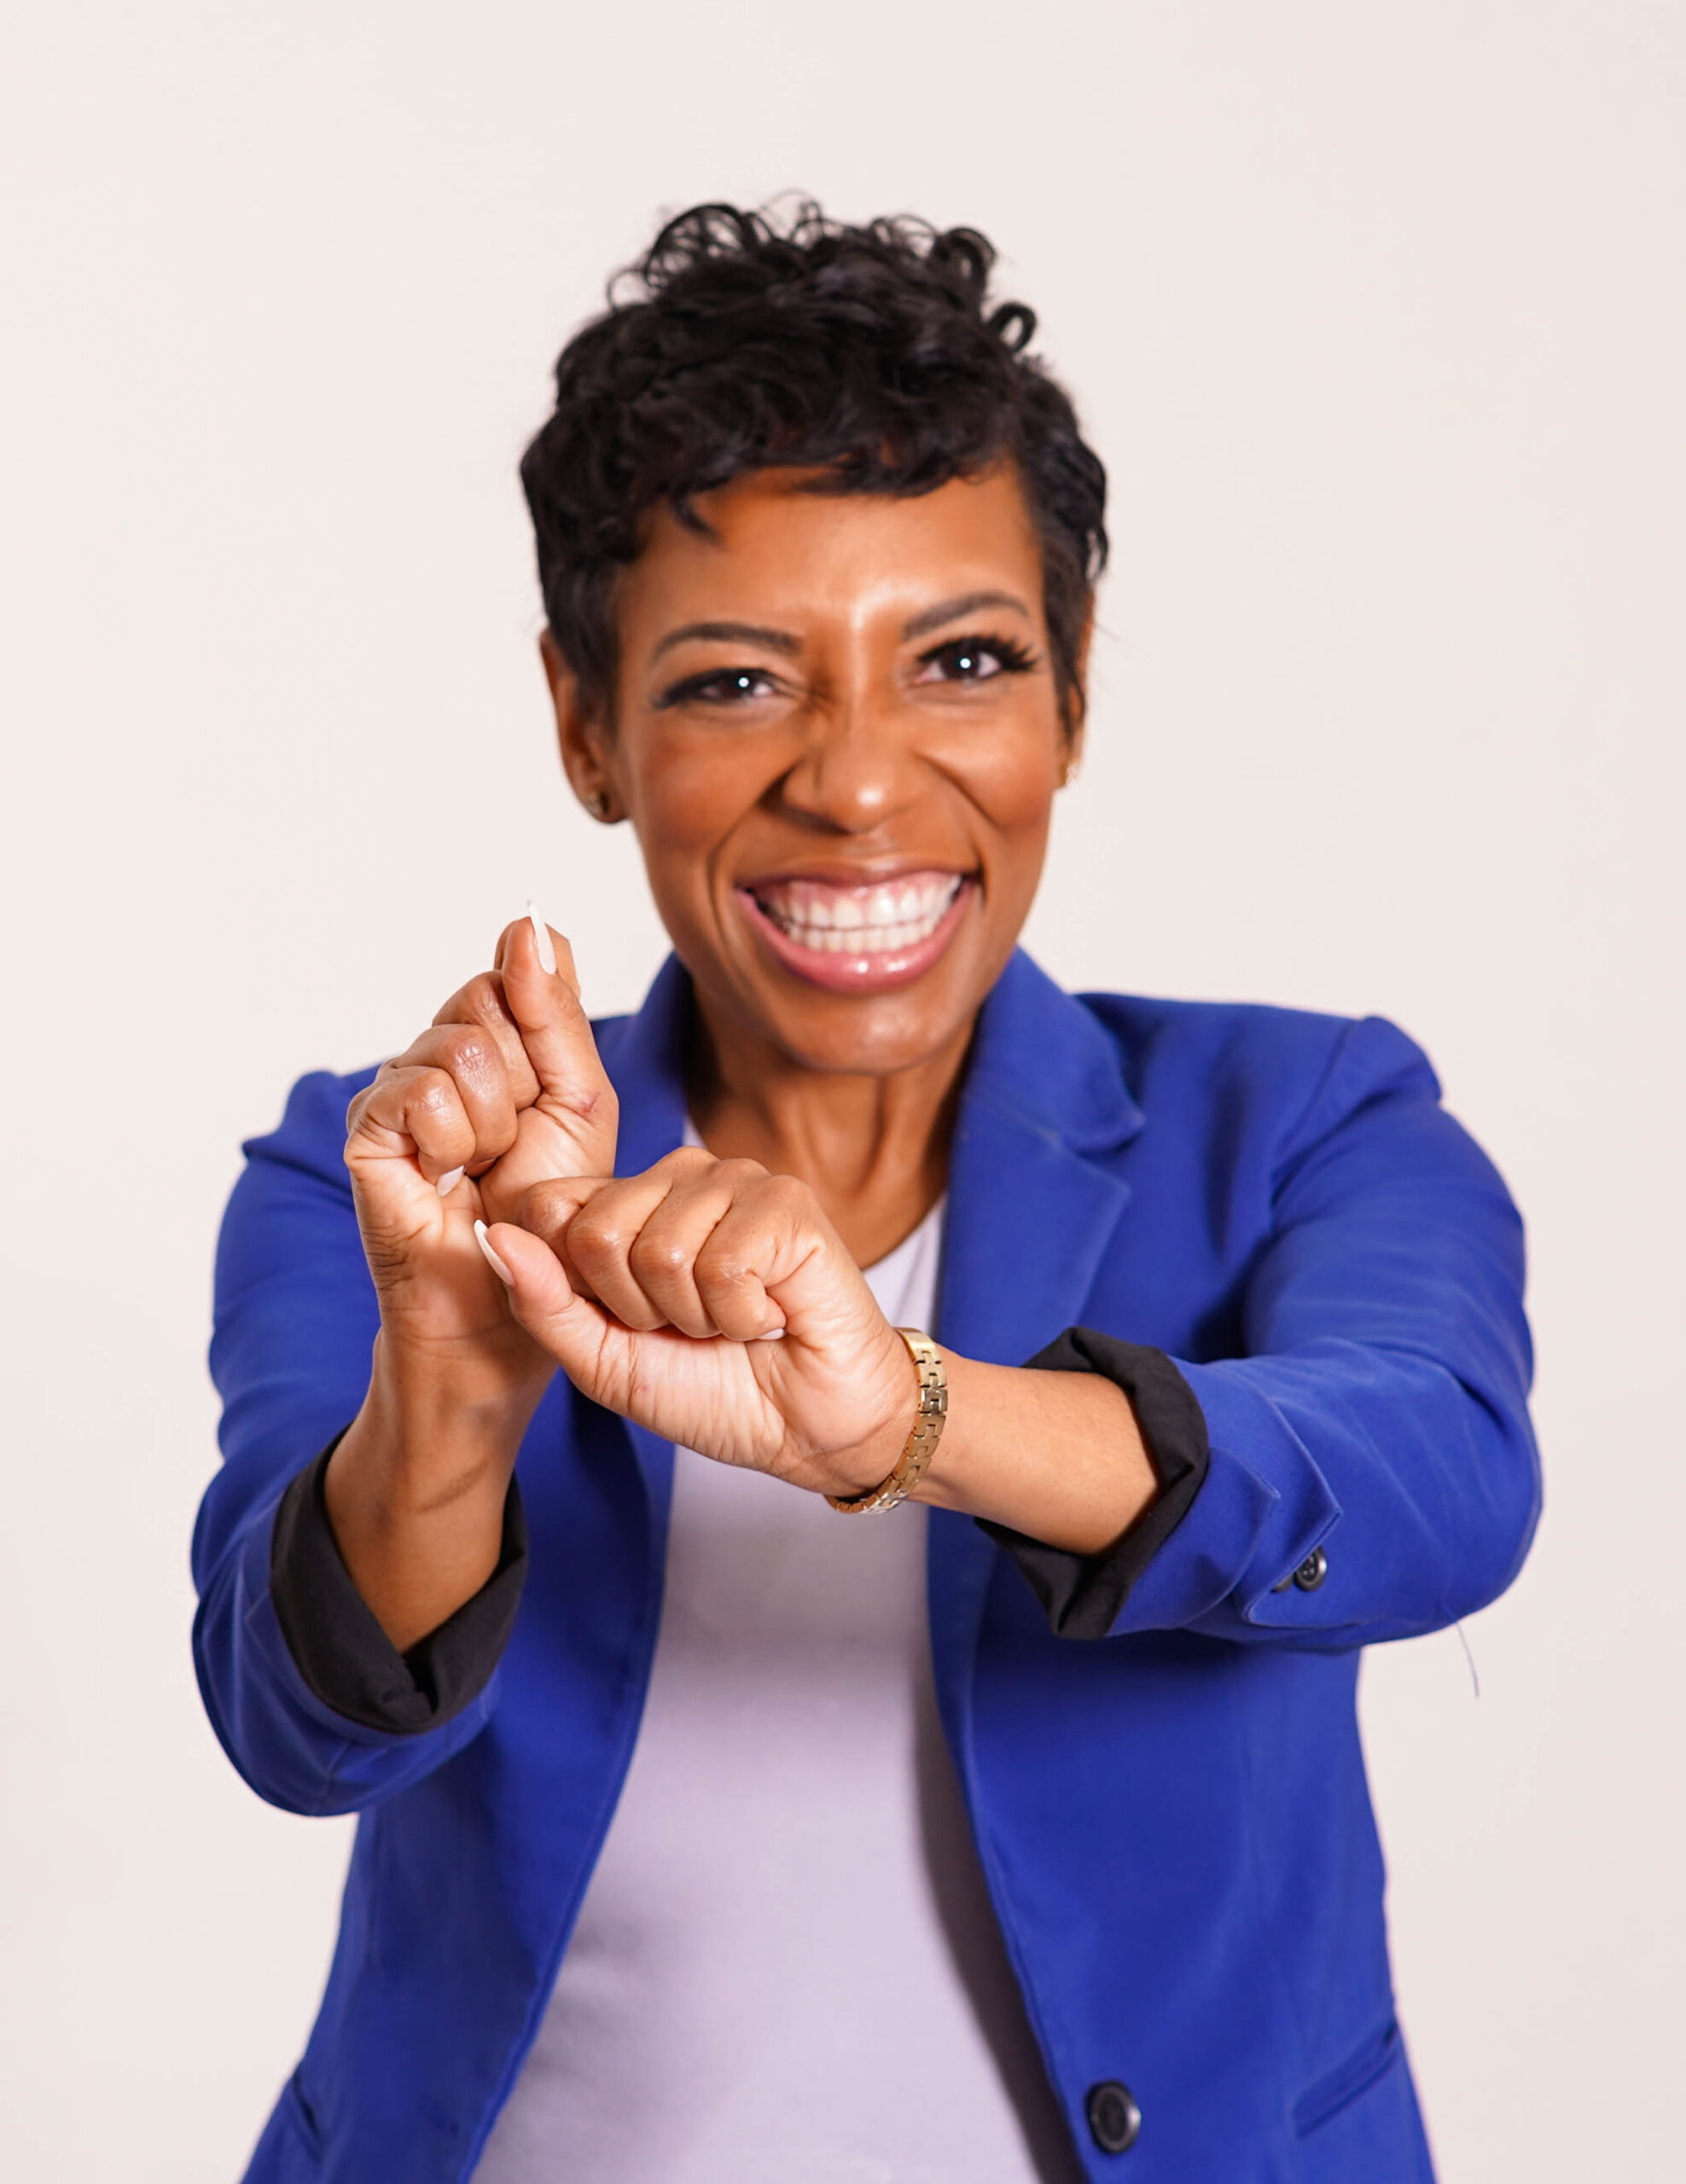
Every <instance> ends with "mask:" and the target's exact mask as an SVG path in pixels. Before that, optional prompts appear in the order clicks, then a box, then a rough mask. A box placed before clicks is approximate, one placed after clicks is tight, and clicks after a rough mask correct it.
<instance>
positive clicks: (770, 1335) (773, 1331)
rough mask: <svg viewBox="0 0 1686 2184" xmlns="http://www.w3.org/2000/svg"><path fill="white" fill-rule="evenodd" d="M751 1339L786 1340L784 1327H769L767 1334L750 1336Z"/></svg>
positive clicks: (763, 1340)
mask: <svg viewBox="0 0 1686 2184" xmlns="http://www.w3.org/2000/svg"><path fill="white" fill-rule="evenodd" d="M750 1340H751V1341H752V1342H782V1341H783V1340H784V1329H783V1328H782V1327H769V1328H768V1330H767V1332H766V1333H765V1334H757V1335H752V1336H751V1337H750Z"/></svg>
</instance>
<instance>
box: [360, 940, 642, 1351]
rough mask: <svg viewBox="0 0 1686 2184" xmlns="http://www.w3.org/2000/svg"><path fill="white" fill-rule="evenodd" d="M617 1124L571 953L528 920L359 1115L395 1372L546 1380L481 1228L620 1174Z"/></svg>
mask: <svg viewBox="0 0 1686 2184" xmlns="http://www.w3.org/2000/svg"><path fill="white" fill-rule="evenodd" d="M616 1119H617V1107H616V1102H615V1096H614V1091H613V1087H612V1086H611V1084H610V1083H609V1081H608V1075H607V1073H606V1072H605V1071H604V1068H603V1065H602V1060H600V1059H599V1057H598V1054H597V1048H596V1042H595V1040H594V1039H593V1038H592V1036H591V1026H590V1023H589V1022H588V1020H587V1019H586V1016H585V1012H584V1009H583V1008H581V1006H580V1002H579V993H578V985H577V982H576V979H575V978H574V971H573V956H572V954H571V952H570V950H569V948H568V944H567V941H565V940H563V939H562V938H561V937H560V936H559V935H556V934H553V933H551V932H549V928H548V927H546V926H544V925H543V924H541V923H540V922H539V921H538V917H537V915H532V916H529V917H527V918H524V919H520V920H519V921H517V922H516V923H515V924H514V925H512V926H508V927H507V928H506V929H505V931H504V932H503V935H502V937H501V938H500V939H499V942H498V945H497V957H496V961H495V967H494V968H493V969H491V970H490V971H487V972H484V973H481V975H480V977H479V978H476V979H470V980H469V982H468V985H465V986H463V987H462V989H461V990H459V991H458V992H456V993H455V994H453V995H452V996H451V999H450V1000H449V1001H448V1002H445V1006H444V1007H443V1008H441V1009H440V1010H439V1014H438V1015H437V1016H435V1018H434V1019H433V1023H432V1025H430V1026H429V1028H428V1029H427V1031H424V1032H422V1034H421V1037H419V1038H418V1039H416V1040H414V1041H413V1042H412V1043H410V1046H408V1047H407V1048H405V1049H404V1052H403V1053H402V1054H397V1055H394V1056H393V1058H392V1060H390V1061H388V1062H386V1063H385V1064H383V1065H382V1067H381V1072H380V1074H379V1075H378V1076H377V1077H375V1082H374V1083H372V1084H371V1085H370V1086H369V1089H368V1090H367V1091H365V1092H363V1094H361V1095H359V1097H358V1099H357V1100H356V1101H354V1102H353V1103H352V1109H351V1112H350V1114H349V1115H348V1117H347V1118H346V1129H347V1137H346V1166H347V1167H348V1168H349V1169H350V1170H351V1176H352V1195H353V1197H354V1199H355V1200H356V1204H357V1211H358V1224H359V1226H360V1228H361V1229H362V1232H363V1249H364V1251H365V1252H366V1253H367V1255H368V1258H369V1268H370V1270H371V1272H372V1273H373V1275H374V1277H375V1288H376V1290H377V1292H379V1295H380V1300H381V1333H382V1341H383V1345H385V1347H386V1349H387V1351H388V1352H389V1353H392V1352H396V1353H398V1355H397V1356H396V1357H393V1356H391V1355H389V1357H388V1362H389V1363H392V1362H396V1363H398V1364H399V1365H402V1364H403V1362H404V1360H405V1359H407V1358H408V1357H409V1356H410V1355H411V1354H413V1355H414V1356H415V1358H416V1361H417V1362H418V1364H420V1363H421V1362H423V1361H428V1360H431V1361H433V1362H435V1363H440V1364H444V1363H445V1362H448V1361H450V1360H451V1359H455V1360H456V1361H457V1362H459V1363H460V1365H461V1367H462V1370H464V1371H465V1372H467V1371H469V1370H471V1369H474V1368H485V1369H486V1371H487V1372H488V1373H491V1374H494V1375H495V1374H496V1372H497V1370H500V1369H502V1370H505V1371H508V1372H511V1373H515V1374H519V1375H521V1376H530V1375H532V1374H533V1373H534V1371H535V1370H538V1369H541V1368H539V1367H538V1360H537V1359H536V1357H535V1356H534V1355H533V1353H532V1350H531V1345H528V1344H526V1342H525V1341H523V1340H512V1335H513V1333H514V1331H513V1330H512V1328H511V1325H510V1321H509V1316H508V1315H507V1313H506V1312H505V1311H504V1309H503V1297H502V1294H501V1292H499V1291H498V1289H497V1285H496V1283H495V1282H493V1281H492V1280H491V1276H490V1275H489V1273H488V1270H487V1268H486V1264H485V1260H484V1259H483V1258H481V1256H480V1252H479V1250H478V1249H477V1248H476V1246H475V1243H474V1223H475V1221H476V1220H477V1219H481V1218H484V1219H486V1220H490V1221H499V1220H507V1219H509V1217H510V1216H511V1215H512V1214H513V1213H514V1212H515V1209H516V1208H517V1207H518V1206H519V1205H520V1202H521V1199H522V1196H523V1194H524V1193H526V1191H527V1190H528V1189H529V1188H531V1186H532V1184H534V1183H535V1182H539V1181H541V1180H542V1179H545V1178H549V1177H551V1176H578V1175H593V1176H601V1175H603V1174H605V1173H607V1172H608V1171H610V1170H613V1166H614V1153H615V1128H616ZM542 1369H543V1370H544V1373H545V1374H547V1375H548V1367H547V1368H542ZM478 1377H484V1374H481V1375H479V1376H478Z"/></svg>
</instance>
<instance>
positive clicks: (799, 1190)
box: [763, 1176, 814, 1219]
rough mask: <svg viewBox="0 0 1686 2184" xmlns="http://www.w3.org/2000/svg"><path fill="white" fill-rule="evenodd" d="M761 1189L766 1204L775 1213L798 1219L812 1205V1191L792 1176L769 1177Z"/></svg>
mask: <svg viewBox="0 0 1686 2184" xmlns="http://www.w3.org/2000/svg"><path fill="white" fill-rule="evenodd" d="M763 1188H764V1195H765V1200H766V1203H767V1204H768V1205H769V1206H770V1207H771V1208H772V1209H773V1211H775V1212H777V1213H782V1214H784V1215H786V1216H788V1217H795V1218H798V1219H800V1218H801V1217H803V1216H804V1215H805V1214H806V1213H807V1212H808V1211H810V1210H811V1207H812V1205H813V1204H814V1194H813V1193H812V1191H811V1190H810V1189H809V1188H808V1186H807V1184H806V1183H804V1182H798V1180H797V1179H796V1177H795V1176H767V1178H766V1181H765V1185H764V1187H763Z"/></svg>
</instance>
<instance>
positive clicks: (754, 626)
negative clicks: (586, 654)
mask: <svg viewBox="0 0 1686 2184" xmlns="http://www.w3.org/2000/svg"><path fill="white" fill-rule="evenodd" d="M985 607H1006V608H1007V610H1008V611H1009V613H1013V614H1021V615H1023V617H1024V619H1026V621H1027V622H1028V621H1030V620H1032V614H1031V610H1030V608H1029V607H1026V604H1025V602H1024V601H1023V600H1022V599H1020V598H1017V597H1015V595H1014V594H1013V593H1012V592H1010V591H962V592H960V593H958V594H957V595H956V596H955V597H954V598H953V599H939V601H937V603H936V605H935V606H934V607H921V609H920V611H919V613H917V614H915V615H913V616H911V617H910V619H908V620H907V621H905V622H904V623H903V624H902V642H904V644H910V643H911V642H913V640H914V639H915V638H916V637H925V636H929V635H930V634H931V632H932V630H940V629H941V628H942V627H943V625H944V624H945V623H946V622H957V621H958V620H959V619H960V618H961V616H962V614H977V613H981V612H982V610H983V609H984V608H985ZM688 640H700V641H701V642H705V643H712V644H723V645H765V646H766V647H767V648H768V649H769V650H770V651H772V652H782V653H784V654H785V655H786V656H787V657H788V658H791V659H794V657H795V655H796V654H797V653H799V652H800V651H801V649H802V640H801V639H800V637H799V636H794V634H793V633H792V632H791V631H790V630H776V629H773V628H772V627H770V625H769V624H766V623H764V622H682V623H681V624H679V626H678V628H677V629H676V630H669V631H668V632H667V634H666V636H665V637H663V638H662V639H661V641H660V643H659V644H657V646H656V647H655V648H654V651H653V652H652V653H651V654H650V659H652V661H654V660H658V659H660V658H661V655H662V654H663V653H665V652H671V651H672V649H673V648H674V646H675V645H682V644H684V643H685V642H687V641H688Z"/></svg>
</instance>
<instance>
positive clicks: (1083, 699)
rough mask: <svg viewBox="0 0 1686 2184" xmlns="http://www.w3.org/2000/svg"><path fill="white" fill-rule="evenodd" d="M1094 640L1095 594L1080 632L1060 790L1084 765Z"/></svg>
mask: <svg viewBox="0 0 1686 2184" xmlns="http://www.w3.org/2000/svg"><path fill="white" fill-rule="evenodd" d="M1094 639H1095V595H1094V593H1093V592H1092V591H1091V592H1090V595H1089V601H1088V604H1087V605H1086V606H1085V607H1084V610H1083V627H1082V629H1081V630H1079V631H1078V640H1077V658H1076V660H1075V662H1074V665H1075V668H1076V677H1075V683H1076V687H1075V688H1074V690H1073V694H1072V703H1071V707H1070V710H1069V712H1068V714H1067V719H1066V747H1065V752H1064V758H1065V774H1064V777H1063V779H1062V781H1061V787H1064V786H1065V783H1066V781H1069V780H1070V779H1071V778H1072V776H1073V775H1074V774H1075V773H1076V771H1077V770H1078V767H1079V766H1080V765H1081V764H1083V740H1084V734H1085V732H1086V731H1087V729H1088V726H1089V648H1090V645H1091V644H1092V643H1093V642H1094Z"/></svg>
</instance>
